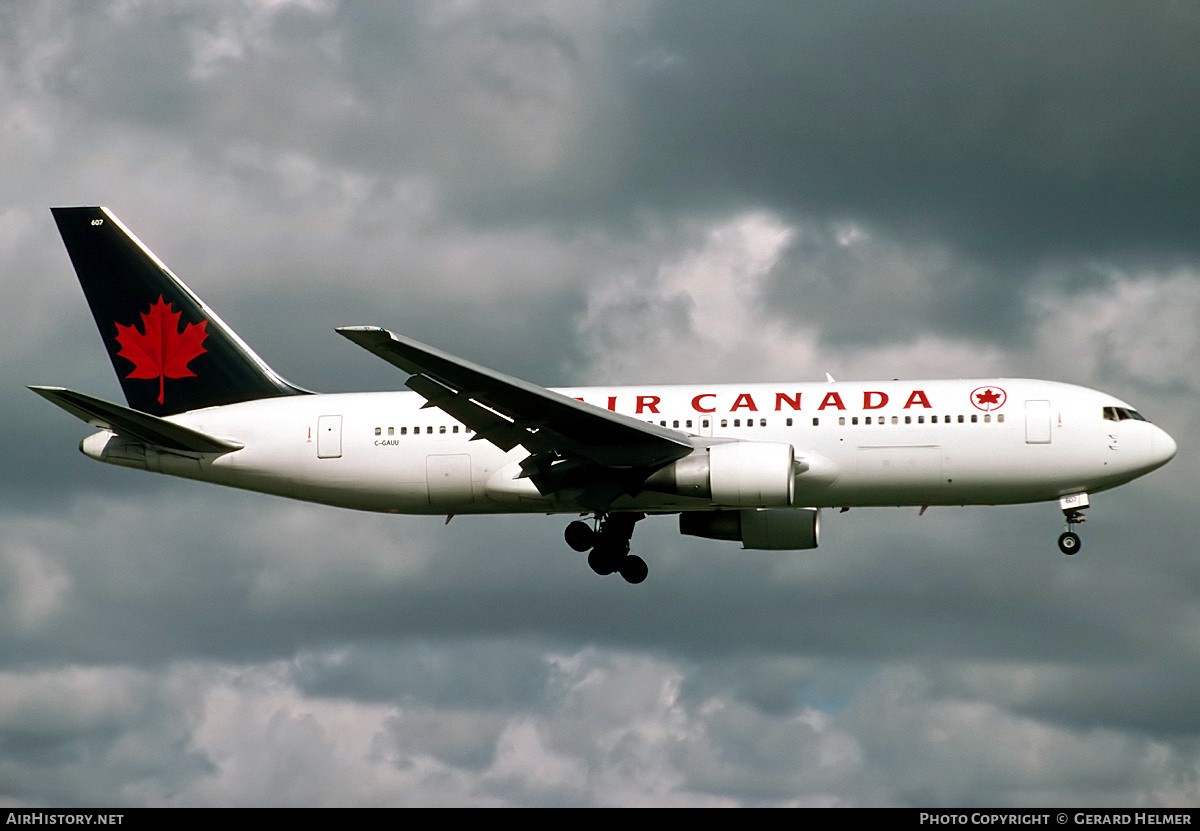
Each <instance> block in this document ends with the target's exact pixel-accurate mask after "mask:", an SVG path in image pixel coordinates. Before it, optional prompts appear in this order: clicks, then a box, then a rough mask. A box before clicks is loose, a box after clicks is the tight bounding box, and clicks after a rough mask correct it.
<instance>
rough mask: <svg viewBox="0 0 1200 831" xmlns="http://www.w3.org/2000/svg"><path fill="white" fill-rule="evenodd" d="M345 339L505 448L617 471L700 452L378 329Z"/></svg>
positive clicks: (353, 332)
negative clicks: (575, 457) (581, 460)
mask: <svg viewBox="0 0 1200 831" xmlns="http://www.w3.org/2000/svg"><path fill="white" fill-rule="evenodd" d="M337 332H338V334H340V335H342V336H343V337H345V338H347V339H349V340H352V341H354V342H355V343H357V344H358V345H359V346H361V347H362V348H364V349H366V350H367V351H368V352H371V353H373V354H375V355H377V356H379V357H380V358H383V359H384V360H385V361H387V362H388V363H390V364H392V365H393V366H395V367H397V368H398V369H401V370H403V371H404V372H407V373H409V374H410V375H411V376H412V377H411V378H409V379H408V381H407V382H406V385H407V386H408V388H409V389H411V390H413V391H414V392H416V393H417V394H418V395H420V396H422V397H423V398H425V400H426V401H427V402H428V403H429V404H431V405H433V406H435V407H437V408H439V409H441V410H443V411H445V412H446V413H449V414H450V415H451V416H453V417H454V418H456V419H458V420H459V421H461V422H462V423H463V424H465V425H467V427H469V428H470V429H471V430H474V431H475V432H476V433H477V436H478V437H479V438H483V439H486V440H487V441H490V442H492V443H493V444H495V445H496V446H497V447H500V448H501V449H503V450H506V451H507V450H511V449H512V448H513V447H515V446H516V445H518V444H520V445H521V446H523V447H525V448H526V449H527V450H529V452H530V453H562V454H576V455H579V456H582V457H584V458H586V459H590V460H591V461H594V462H597V463H598V464H602V465H606V466H611V467H655V466H659V465H663V464H666V463H668V462H671V461H674V460H675V459H681V458H683V457H684V456H686V455H688V454H689V453H691V452H692V450H693V449H694V448H693V445H692V443H691V441H690V440H689V439H688V437H687V436H685V435H684V434H682V433H679V432H676V431H674V430H669V429H667V428H665V427H660V426H658V425H654V424H647V423H646V422H643V421H639V420H638V419H636V418H631V417H629V416H625V415H621V414H619V413H614V412H610V411H609V410H603V409H601V408H599V407H595V406H593V405H591V404H586V403H584V402H582V401H578V400H576V399H574V398H569V397H567V396H565V395H562V394H560V393H557V392H554V391H552V390H548V389H546V388H545V387H539V386H537V385H536V384H531V383H529V382H528V381H522V380H521V379H519V378H514V377H512V376H511V375H505V374H504V373H501V372H496V371H495V370H491V369H488V368H486V367H483V366H480V365H478V364H473V363H471V362H470V361H464V360H462V359H461V358H456V357H455V356H453V355H450V354H449V353H446V352H442V351H441V350H439V349H434V348H433V347H431V346H426V345H425V344H423V343H420V342H418V341H415V340H412V339H410V338H405V337H402V336H400V335H395V334H393V333H391V332H389V331H388V330H386V329H381V328H379V327H377V326H347V327H341V328H339V329H338V330H337Z"/></svg>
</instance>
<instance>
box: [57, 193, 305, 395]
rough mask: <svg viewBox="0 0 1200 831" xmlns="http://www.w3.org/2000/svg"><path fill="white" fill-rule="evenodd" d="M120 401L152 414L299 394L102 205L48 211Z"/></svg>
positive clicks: (297, 390) (298, 391)
mask: <svg viewBox="0 0 1200 831" xmlns="http://www.w3.org/2000/svg"><path fill="white" fill-rule="evenodd" d="M51 212H52V213H53V214H54V221H55V222H56V223H58V231H59V233H60V234H62V238H63V243H64V244H65V245H66V247H67V253H68V254H69V255H70V257H71V263H72V264H73V265H74V266H75V273H76V274H77V275H78V276H79V283H80V285H81V286H83V293H84V294H85V295H86V296H87V301H88V305H89V306H91V309H92V316H93V317H94V318H95V319H96V326H97V328H99V330H100V337H101V338H103V339H104V346H105V348H106V349H108V357H109V359H110V360H111V361H112V364H113V369H115V370H116V373H117V378H118V379H119V380H120V382H121V389H122V390H123V391H124V392H125V400H126V401H128V402H129V406H130V407H133V408H134V409H137V410H141V411H143V412H147V413H152V414H154V415H171V414H174V413H181V412H186V411H187V410H197V409H200V408H202V407H212V406H216V405H219V404H232V403H234V402H237V401H252V400H255V399H258V398H273V397H276V396H281V395H301V394H304V393H306V392H307V391H306V390H302V389H300V388H299V387H295V386H293V385H292V384H289V383H288V382H287V381H285V380H284V379H283V378H281V377H279V375H277V374H276V373H275V372H274V370H272V369H271V368H270V367H269V366H267V365H266V363H264V362H263V360H262V359H261V358H259V357H258V356H257V355H255V354H254V352H253V351H252V350H251V349H250V347H248V346H247V345H246V344H245V343H244V342H243V341H242V339H241V338H239V337H238V336H237V334H236V333H235V332H234V331H233V330H232V329H230V328H229V327H228V326H226V325H225V323H224V322H223V321H222V320H221V319H220V318H219V317H217V316H216V314H214V313H213V311H212V310H211V309H209V308H208V306H206V305H204V301H202V300H201V299H200V298H199V297H197V296H196V295H195V294H193V293H192V292H191V290H190V289H188V287H187V286H185V285H184V284H183V283H182V282H180V280H179V278H178V277H176V276H175V275H174V274H172V273H171V270H170V269H168V268H167V267H166V266H165V265H163V263H162V261H161V260H159V259H158V257H156V256H154V253H153V252H152V251H151V250H150V249H149V248H147V247H146V246H145V245H143V244H142V242H141V241H140V240H139V239H138V238H137V237H135V236H134V235H133V234H132V233H130V231H129V230H128V229H127V228H126V227H125V226H124V225H122V224H121V221H120V220H119V219H117V218H116V217H115V216H113V215H112V214H111V213H109V212H108V210H107V209H106V208H51Z"/></svg>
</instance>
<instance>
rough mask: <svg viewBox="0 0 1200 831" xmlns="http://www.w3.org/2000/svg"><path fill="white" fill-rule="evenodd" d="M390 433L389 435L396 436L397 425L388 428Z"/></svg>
mask: <svg viewBox="0 0 1200 831" xmlns="http://www.w3.org/2000/svg"><path fill="white" fill-rule="evenodd" d="M388 435H389V436H394V435H396V428H395V427H389V428H388Z"/></svg>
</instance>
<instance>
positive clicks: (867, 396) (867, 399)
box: [863, 390, 888, 410]
mask: <svg viewBox="0 0 1200 831" xmlns="http://www.w3.org/2000/svg"><path fill="white" fill-rule="evenodd" d="M873 396H877V397H878V403H874V404H873V403H871V402H872V401H873V400H875V399H874V398H873ZM887 402H888V396H887V393H886V392H877V391H876V390H867V391H866V392H864V393H863V409H864V410H878V409H879V408H880V407H882V406H883V405H885V404H887Z"/></svg>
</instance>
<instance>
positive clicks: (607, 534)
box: [563, 514, 650, 583]
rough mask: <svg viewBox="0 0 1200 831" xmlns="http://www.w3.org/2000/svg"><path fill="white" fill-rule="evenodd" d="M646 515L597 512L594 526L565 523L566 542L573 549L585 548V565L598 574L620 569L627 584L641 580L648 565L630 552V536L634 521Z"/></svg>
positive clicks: (577, 522) (581, 523)
mask: <svg viewBox="0 0 1200 831" xmlns="http://www.w3.org/2000/svg"><path fill="white" fill-rule="evenodd" d="M645 516H646V515H645V514H597V515H596V523H597V527H596V528H595V529H593V528H592V526H590V525H588V524H587V523H586V522H584V521H582V520H578V519H577V520H575V521H574V522H572V523H571V524H570V525H568V526H567V530H566V532H565V533H564V534H563V536H564V537H566V540H567V545H569V546H571V548H573V549H575V550H576V551H580V552H583V551H588V552H590V553H589V554H588V565H589V566H591V568H592V571H594V572H596V573H597V574H600V575H605V574H612V573H613V572H619V573H620V575H621V576H622V577H623V578H625V582H627V583H640V582H642V581H643V580H645V579H646V575H647V574H648V573H649V571H650V570H649V568H647V566H646V561H645V560H643V559H642V558H641V557H639V556H638V555H636V554H630V553H629V539H630V537H632V536H633V524H634V523H635V522H637V521H638V520H640V519H644V518H645Z"/></svg>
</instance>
